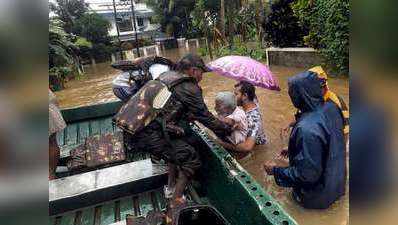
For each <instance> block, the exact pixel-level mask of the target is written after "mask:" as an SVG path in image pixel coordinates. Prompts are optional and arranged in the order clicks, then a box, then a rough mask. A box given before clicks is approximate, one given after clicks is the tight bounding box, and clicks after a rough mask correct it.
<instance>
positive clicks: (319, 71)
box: [308, 66, 328, 79]
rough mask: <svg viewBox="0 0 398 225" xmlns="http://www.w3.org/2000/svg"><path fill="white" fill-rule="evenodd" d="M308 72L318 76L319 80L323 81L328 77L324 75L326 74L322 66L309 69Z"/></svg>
mask: <svg viewBox="0 0 398 225" xmlns="http://www.w3.org/2000/svg"><path fill="white" fill-rule="evenodd" d="M308 71H311V72H314V73H316V74H318V77H319V78H323V79H328V75H327V74H326V72H325V71H324V70H323V68H322V66H315V67H312V68H311V69H309V70H308Z"/></svg>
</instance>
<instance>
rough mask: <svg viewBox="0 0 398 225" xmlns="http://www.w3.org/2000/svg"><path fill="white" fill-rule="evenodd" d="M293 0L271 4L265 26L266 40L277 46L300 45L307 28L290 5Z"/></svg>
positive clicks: (280, 0)
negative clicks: (301, 23)
mask: <svg viewBox="0 0 398 225" xmlns="http://www.w3.org/2000/svg"><path fill="white" fill-rule="evenodd" d="M291 2H292V0H279V1H276V2H273V3H272V5H271V12H270V14H269V15H268V17H267V19H266V21H265V23H264V24H263V27H264V29H265V38H266V40H267V41H268V42H269V43H270V44H271V45H273V46H275V47H300V46H303V45H304V41H303V37H304V36H305V35H306V34H307V29H306V28H305V27H303V26H302V25H300V23H299V20H298V18H297V17H296V16H295V15H294V13H293V10H292V8H291V6H290V3H291Z"/></svg>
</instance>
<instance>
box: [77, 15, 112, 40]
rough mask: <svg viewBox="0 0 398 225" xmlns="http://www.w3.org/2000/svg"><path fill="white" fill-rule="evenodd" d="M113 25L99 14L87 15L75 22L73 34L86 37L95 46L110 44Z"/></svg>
mask: <svg viewBox="0 0 398 225" xmlns="http://www.w3.org/2000/svg"><path fill="white" fill-rule="evenodd" d="M110 27H111V24H110V23H109V21H108V20H106V19H105V18H103V17H102V16H101V15H99V14H97V13H86V14H84V15H82V16H81V17H80V18H79V19H77V20H76V21H75V24H74V26H73V30H72V31H73V33H74V34H77V35H79V36H81V37H85V38H86V39H87V40H88V41H90V42H92V43H93V44H96V43H108V42H109V41H110V37H109V36H108V30H109V29H110Z"/></svg>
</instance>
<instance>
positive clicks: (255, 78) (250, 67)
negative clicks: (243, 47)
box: [207, 55, 280, 91]
mask: <svg viewBox="0 0 398 225" xmlns="http://www.w3.org/2000/svg"><path fill="white" fill-rule="evenodd" d="M207 66H208V67H209V68H210V69H211V70H213V72H215V73H217V74H220V75H223V76H226V77H229V78H232V79H235V80H239V81H247V82H249V83H251V84H253V85H255V86H258V87H262V88H266V89H269V90H276V91H279V90H280V88H279V86H278V82H277V80H276V78H275V77H274V75H273V74H272V72H271V71H270V70H269V68H268V66H266V65H264V64H262V63H261V62H258V61H256V60H254V59H252V58H250V57H246V56H235V55H231V56H224V57H221V58H218V59H216V60H214V61H212V62H210V63H209V64H208V65H207Z"/></svg>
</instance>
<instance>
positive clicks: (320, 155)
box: [264, 71, 346, 209]
mask: <svg viewBox="0 0 398 225" xmlns="http://www.w3.org/2000/svg"><path fill="white" fill-rule="evenodd" d="M320 84H321V81H320V79H319V78H318V77H317V75H316V74H315V73H313V72H310V71H306V72H303V73H301V74H298V75H296V76H293V77H290V78H289V80H288V86H289V95H290V98H291V101H292V103H293V105H294V106H295V107H296V108H297V109H299V110H300V114H299V115H298V116H297V118H296V121H297V123H296V124H295V126H294V127H293V129H292V132H291V134H290V139H289V146H288V150H287V155H288V157H289V166H288V167H277V166H276V165H275V164H274V163H273V162H269V163H266V164H265V165H264V169H265V171H266V173H267V174H268V175H273V176H274V178H275V182H276V183H277V184H278V185H279V186H282V187H292V188H293V197H294V199H295V200H296V201H298V202H299V203H300V204H301V205H302V206H303V207H305V208H314V209H324V208H328V207H329V206H330V205H331V204H332V203H333V202H334V201H336V200H337V199H338V198H339V197H340V196H342V195H344V193H345V184H346V156H345V155H346V151H345V144H344V136H343V129H342V126H343V122H342V121H343V118H342V116H341V113H340V112H339V109H338V107H337V106H336V104H334V103H333V102H331V101H326V102H324V100H323V97H322V90H321V85H320Z"/></svg>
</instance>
